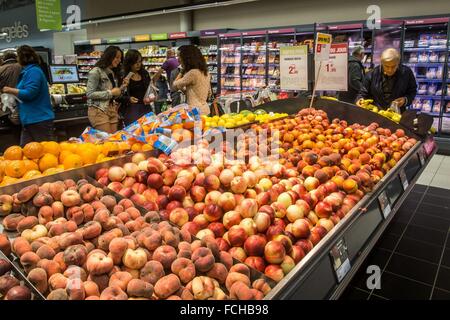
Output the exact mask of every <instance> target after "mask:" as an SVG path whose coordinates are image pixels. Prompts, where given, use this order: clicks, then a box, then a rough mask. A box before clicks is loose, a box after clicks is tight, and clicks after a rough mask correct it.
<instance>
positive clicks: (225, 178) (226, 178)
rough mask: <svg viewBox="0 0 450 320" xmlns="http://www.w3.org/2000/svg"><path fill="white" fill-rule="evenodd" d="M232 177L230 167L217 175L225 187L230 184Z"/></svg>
mask: <svg viewBox="0 0 450 320" xmlns="http://www.w3.org/2000/svg"><path fill="white" fill-rule="evenodd" d="M233 178H234V173H233V171H232V170H230V169H224V170H222V172H221V173H220V175H219V180H220V183H221V184H222V185H223V186H225V187H228V186H230V184H231V181H232V180H233Z"/></svg>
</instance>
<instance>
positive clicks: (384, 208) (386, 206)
mask: <svg viewBox="0 0 450 320" xmlns="http://www.w3.org/2000/svg"><path fill="white" fill-rule="evenodd" d="M378 202H379V203H380V207H381V212H383V216H384V218H385V219H386V218H387V217H388V216H389V214H390V213H391V211H392V208H391V204H390V203H389V198H388V197H387V195H386V191H383V192H382V193H381V194H380V195H379V196H378Z"/></svg>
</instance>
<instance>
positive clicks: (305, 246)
mask: <svg viewBox="0 0 450 320" xmlns="http://www.w3.org/2000/svg"><path fill="white" fill-rule="evenodd" d="M296 246H298V247H300V248H302V250H303V251H304V252H305V254H308V252H310V251H311V250H312V249H313V248H314V245H313V243H312V242H311V241H310V240H308V239H300V240H298V241H297V242H296V243H295V244H294V247H296ZM294 260H295V258H294Z"/></svg>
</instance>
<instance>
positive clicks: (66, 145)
mask: <svg viewBox="0 0 450 320" xmlns="http://www.w3.org/2000/svg"><path fill="white" fill-rule="evenodd" d="M59 147H60V148H61V151H63V150H67V151H70V152H72V153H75V152H76V151H77V144H76V143H70V142H67V141H64V142H61V143H60V144H59Z"/></svg>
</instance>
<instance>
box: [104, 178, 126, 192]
mask: <svg viewBox="0 0 450 320" xmlns="http://www.w3.org/2000/svg"><path fill="white" fill-rule="evenodd" d="M107 188H108V189H111V190H112V191H114V192H116V193H119V192H120V190H122V189H123V184H122V183H120V182H117V181H116V182H111V183H110V184H108V187H107Z"/></svg>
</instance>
